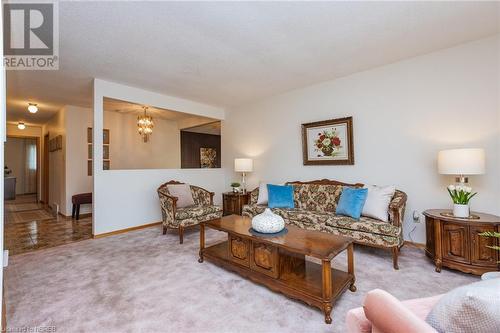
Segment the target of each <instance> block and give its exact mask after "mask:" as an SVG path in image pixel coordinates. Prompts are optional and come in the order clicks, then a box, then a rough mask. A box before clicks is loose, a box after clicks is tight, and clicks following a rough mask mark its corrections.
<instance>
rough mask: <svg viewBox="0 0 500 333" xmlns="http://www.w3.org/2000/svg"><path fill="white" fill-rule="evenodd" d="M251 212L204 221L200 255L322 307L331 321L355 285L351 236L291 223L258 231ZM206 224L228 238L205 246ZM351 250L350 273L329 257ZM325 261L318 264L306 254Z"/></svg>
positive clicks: (327, 321)
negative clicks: (272, 232) (278, 230)
mask: <svg viewBox="0 0 500 333" xmlns="http://www.w3.org/2000/svg"><path fill="white" fill-rule="evenodd" d="M251 225H252V222H251V219H250V218H248V217H243V216H237V215H231V216H225V217H222V218H219V219H215V220H211V221H207V222H202V223H200V252H199V255H200V258H199V260H198V261H199V262H200V263H202V262H203V261H204V259H207V260H209V261H211V262H212V263H214V264H216V265H218V266H221V267H224V268H226V269H228V270H231V271H234V272H236V273H238V274H240V275H241V276H243V277H246V278H248V279H250V280H252V281H253V282H256V283H259V284H262V285H264V286H266V287H268V288H269V289H271V290H273V291H276V292H280V293H282V294H284V295H286V296H288V297H291V298H294V299H298V300H301V301H303V302H305V303H307V304H309V305H312V306H315V307H317V308H319V309H321V310H322V311H323V313H324V315H325V322H326V323H327V324H331V322H332V317H331V312H332V306H333V303H335V301H336V300H337V299H338V298H339V297H340V295H342V293H343V292H344V291H345V290H346V289H349V290H351V291H352V292H354V291H356V286H355V285H354V283H355V281H356V279H355V277H354V257H353V256H354V251H353V242H352V240H351V239H350V238H345V237H341V236H336V235H332V234H328V233H324V232H319V231H311V230H305V229H301V228H298V227H295V226H291V225H287V228H288V232H287V233H286V234H284V235H282V236H277V237H259V236H254V235H253V234H252V233H251V232H250V231H249V229H250V227H251ZM205 228H211V229H215V230H219V231H223V232H226V233H227V235H228V237H227V240H224V241H222V242H219V243H216V244H213V245H210V246H206V245H205ZM344 250H347V265H348V268H347V272H346V271H342V270H338V269H335V268H332V267H331V261H332V259H333V258H335V257H336V256H337V255H338V254H339V253H341V252H343V251H344ZM306 255H307V256H311V257H314V258H317V259H319V260H321V264H317V263H314V262H311V261H308V260H305V256H306Z"/></svg>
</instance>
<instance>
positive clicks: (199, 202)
mask: <svg viewBox="0 0 500 333" xmlns="http://www.w3.org/2000/svg"><path fill="white" fill-rule="evenodd" d="M170 184H182V183H180V182H177V181H175V180H172V181H169V182H167V183H165V184H163V185H161V186H160V187H158V190H157V192H158V197H159V198H160V206H161V213H162V225H163V234H164V235H165V234H166V233H167V230H168V228H172V229H177V230H178V231H179V241H180V243H181V244H182V243H183V241H184V228H187V227H192V226H195V225H198V224H200V222H203V221H209V220H213V219H216V218H220V217H222V208H221V207H219V206H215V205H214V204H213V198H214V192H210V191H207V190H205V189H204V188H201V187H198V186H193V185H190V186H189V187H190V189H191V195H192V196H193V200H194V206H190V207H184V208H179V207H177V204H176V203H177V200H178V199H177V197H174V196H172V195H170V193H169V191H168V187H167V186H168V185H170Z"/></svg>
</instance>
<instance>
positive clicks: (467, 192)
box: [447, 185, 477, 205]
mask: <svg viewBox="0 0 500 333" xmlns="http://www.w3.org/2000/svg"><path fill="white" fill-rule="evenodd" d="M447 189H448V193H449V194H450V196H451V199H452V200H453V203H454V204H457V205H468V204H469V201H470V199H472V197H474V196H475V195H476V194H477V192H474V193H472V187H470V186H465V185H456V186H455V185H450V186H448V188H447Z"/></svg>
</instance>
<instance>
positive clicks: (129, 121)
mask: <svg viewBox="0 0 500 333" xmlns="http://www.w3.org/2000/svg"><path fill="white" fill-rule="evenodd" d="M65 112H66V116H65V129H66V148H67V149H66V179H65V189H66V191H65V193H66V194H65V196H66V205H65V207H66V208H65V211H64V212H62V213H63V214H64V215H67V216H69V215H71V207H72V205H71V197H72V196H73V195H74V194H77V193H86V192H92V190H93V185H92V176H88V172H87V157H88V152H87V146H88V145H87V128H88V127H92V126H93V113H92V110H91V109H88V108H82V107H77V106H72V105H67V106H66V107H65ZM104 127H105V128H108V129H109V130H110V160H111V169H140V168H144V169H161V168H169V169H170V168H180V164H181V162H180V131H179V129H178V127H177V123H176V122H173V121H169V120H165V119H155V129H154V133H153V135H152V136H151V137H150V141H149V142H148V143H144V142H143V141H142V139H141V137H140V136H139V135H138V134H137V130H136V128H137V118H136V116H135V115H127V114H120V113H118V112H113V111H105V112H104ZM91 210H92V206H91V205H82V206H81V208H80V213H81V214H83V213H90V212H91Z"/></svg>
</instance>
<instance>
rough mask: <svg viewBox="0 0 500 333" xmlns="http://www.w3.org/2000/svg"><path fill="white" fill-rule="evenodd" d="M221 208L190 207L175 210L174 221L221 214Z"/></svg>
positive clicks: (209, 206)
mask: <svg viewBox="0 0 500 333" xmlns="http://www.w3.org/2000/svg"><path fill="white" fill-rule="evenodd" d="M221 211H222V208H220V207H218V206H211V205H208V206H192V207H185V208H177V210H176V211H175V219H176V220H185V219H189V218H195V217H200V216H203V215H208V214H213V213H218V212H221Z"/></svg>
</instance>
